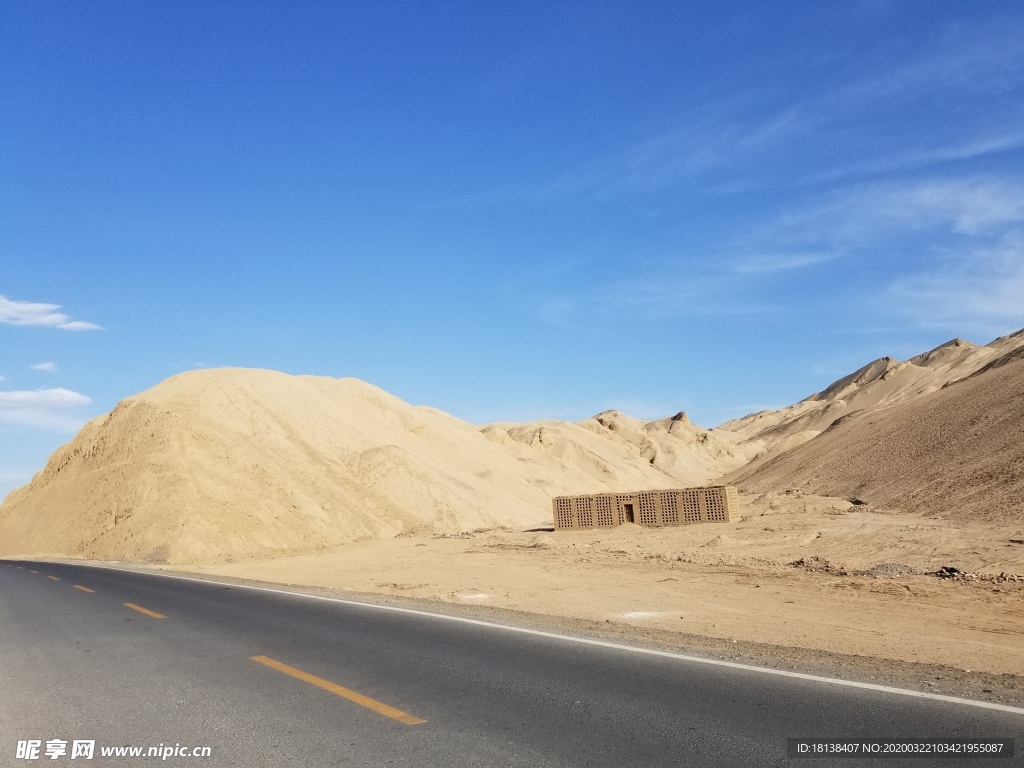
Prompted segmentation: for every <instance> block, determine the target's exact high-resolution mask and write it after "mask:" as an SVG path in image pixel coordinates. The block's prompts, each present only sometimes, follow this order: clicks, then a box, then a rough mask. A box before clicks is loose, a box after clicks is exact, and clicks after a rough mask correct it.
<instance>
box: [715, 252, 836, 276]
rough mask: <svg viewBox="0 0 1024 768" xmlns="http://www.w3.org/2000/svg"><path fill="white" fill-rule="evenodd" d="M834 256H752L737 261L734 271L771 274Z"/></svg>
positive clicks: (809, 264) (811, 254)
mask: <svg viewBox="0 0 1024 768" xmlns="http://www.w3.org/2000/svg"><path fill="white" fill-rule="evenodd" d="M832 258H833V256H832V255H830V254H826V253H804V254H799V253H792V254H776V255H772V256H751V257H748V258H745V259H741V260H739V261H736V262H734V263H733V265H732V271H733V272H738V273H740V274H769V273H772V272H788V271H790V270H793V269H802V268H803V267H812V266H814V265H815V264H821V263H822V262H825V261H829V260H830V259H832Z"/></svg>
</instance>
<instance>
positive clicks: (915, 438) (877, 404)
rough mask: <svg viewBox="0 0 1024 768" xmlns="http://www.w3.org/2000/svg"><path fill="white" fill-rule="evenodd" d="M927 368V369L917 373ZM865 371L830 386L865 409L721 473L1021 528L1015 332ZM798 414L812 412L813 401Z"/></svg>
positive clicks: (747, 482)
mask: <svg viewBox="0 0 1024 768" xmlns="http://www.w3.org/2000/svg"><path fill="white" fill-rule="evenodd" d="M982 350H984V351H983V352H982ZM929 369H930V370H932V371H934V373H933V374H931V375H930V376H929V375H927V374H922V373H921V371H922V370H929ZM866 370H867V369H862V371H866ZM880 370H881V371H882V373H881V374H880V375H879V371H880ZM964 371H967V375H966V376H958V378H957V379H956V380H954V381H952V382H951V383H949V384H946V385H945V386H943V387H942V388H939V389H935V388H934V387H935V383H936V382H939V381H942V380H943V379H948V378H950V377H951V376H953V375H957V374H958V373H963V372H964ZM857 375H861V376H863V374H861V372H860V371H859V372H858V374H857ZM857 375H855V376H857ZM872 377H873V378H872ZM864 378H865V379H867V381H865V382H861V383H858V382H857V381H855V380H851V381H849V382H846V383H844V384H843V386H841V387H840V388H839V389H838V390H836V392H837V394H839V395H841V394H843V393H848V397H849V400H848V402H854V403H858V404H859V405H861V406H863V404H864V402H865V401H867V402H872V400H873V401H874V403H873V407H860V408H858V409H854V408H847V410H848V411H849V413H847V414H846V415H845V416H841V417H840V418H838V419H837V420H836V421H834V422H833V423H832V424H831V425H830V426H828V427H827V428H826V429H825V430H824V431H823V432H822V433H821V434H819V435H817V436H816V437H814V438H813V439H811V440H809V441H807V442H804V443H803V444H801V445H799V446H798V447H795V448H792V449H791V450H788V451H786V452H784V453H780V454H778V455H777V456H775V457H773V458H769V459H767V460H766V461H764V462H763V463H760V464H753V465H749V466H748V467H744V468H743V469H741V470H739V471H737V472H735V473H734V474H733V475H732V476H731V477H730V478H729V480H730V481H731V482H735V483H737V484H738V485H740V486H741V487H744V488H747V489H750V490H762V491H765V490H778V489H782V488H790V487H800V488H803V489H804V490H806V491H809V492H811V493H816V494H822V495H827V496H848V497H857V498H859V499H862V500H864V501H866V502H869V503H872V504H876V505H879V506H883V507H890V508H895V507H898V508H900V509H902V510H904V511H908V512H921V513H925V514H927V515H929V516H933V517H947V518H951V519H955V520H956V521H957V522H985V523H990V524H995V525H1003V524H1005V525H1013V526H1019V525H1020V523H1021V521H1022V520H1024V334H1022V333H1018V334H1014V335H1013V336H1009V337H1004V338H1002V339H997V340H996V341H995V342H993V343H992V344H990V345H989V346H988V347H987V348H976V347H975V348H971V347H967V346H965V345H964V344H963V343H962V342H961V343H960V346H957V344H956V343H953V342H951V343H950V344H948V345H944V346H943V347H939V348H938V349H936V350H932V351H931V352H929V353H927V354H925V355H921V356H919V357H916V358H913V359H912V360H910V361H908V362H907V363H902V364H891V365H889V364H886V365H884V366H876V369H875V370H874V371H872V372H870V373H869V374H868V375H867V376H864ZM868 391H870V393H871V394H870V395H864V396H862V397H858V395H860V394H861V393H865V392H868ZM908 393H910V394H908ZM911 394H912V395H913V396H911ZM808 402H812V403H813V402H820V401H814V400H809V401H804V403H808ZM833 402H835V401H834V400H833ZM804 403H800V404H798V405H797V406H792V408H794V409H798V408H800V407H801V406H804ZM805 413H808V414H812V413H815V410H814V409H813V406H812V407H807V409H806V411H805ZM833 413H842V411H841V410H839V409H834V410H833ZM797 418H799V417H797ZM819 425H820V422H817V423H815V425H814V426H815V427H817V426H819ZM769 429H770V428H769Z"/></svg>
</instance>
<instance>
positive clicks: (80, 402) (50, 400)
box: [0, 387, 92, 432]
mask: <svg viewBox="0 0 1024 768" xmlns="http://www.w3.org/2000/svg"><path fill="white" fill-rule="evenodd" d="M91 402H92V400H91V399H90V398H88V397H87V396H85V395H83V394H80V393H78V392H73V391H72V390H70V389H64V388H63V387H56V388H52V389H33V390H14V391H7V392H2V391H0V424H12V425H18V426H25V427H35V428H39V429H46V430H51V431H56V432H73V431H75V430H76V429H78V428H79V427H81V426H82V424H83V423H84V422H85V419H83V418H80V417H77V416H76V415H75V414H76V412H77V411H78V410H79V409H81V408H84V407H85V406H88V405H89V404H90V403H91Z"/></svg>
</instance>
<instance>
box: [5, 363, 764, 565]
mask: <svg viewBox="0 0 1024 768" xmlns="http://www.w3.org/2000/svg"><path fill="white" fill-rule="evenodd" d="M743 462H744V459H743V456H742V453H741V452H740V451H737V450H736V449H735V448H734V447H733V445H732V443H731V442H730V441H729V440H723V439H721V438H719V437H718V436H717V435H716V434H715V433H714V432H709V431H708V430H704V429H702V428H700V427H697V426H694V425H693V424H691V423H690V422H689V421H688V419H686V417H685V415H684V414H678V415H677V416H675V417H673V418H669V419H662V420H660V421H654V422H643V421H639V420H636V419H631V418H629V417H628V416H624V415H623V414H620V413H618V412H615V411H608V412H605V413H602V414H599V415H597V416H595V417H594V418H592V419H586V420H584V421H582V422H579V423H566V422H557V421H542V422H536V423H529V424H493V425H488V426H486V427H483V428H481V427H478V426H475V425H472V424H469V423H466V422H463V421H460V420H458V419H456V418H454V417H452V416H450V415H448V414H445V413H443V412H441V411H438V410H436V409H433V408H425V407H416V406H412V405H409V404H408V403H405V402H403V401H402V400H400V399H399V398H397V397H394V396H392V395H390V394H388V393H387V392H384V391H383V390H381V389H378V388H376V387H373V386H371V385H369V384H366V383H364V382H362V381H358V380H356V379H330V378H322V377H313V376H288V375H286V374H283V373H276V372H273V371H263V370H247V369H214V370H202V371H192V372H189V373H183V374H180V375H178V376H174V377H172V378H170V379H168V380H167V381H164V382H163V383H161V384H159V385H157V386H156V387H154V388H153V389H150V390H148V391H146V392H143V393H141V394H139V395H136V396H134V397H129V398H127V399H126V400H124V401H122V402H121V403H119V404H118V406H117V407H116V408H115V409H114V410H113V411H112V412H111V413H110V414H108V415H106V416H102V417H100V418H97V419H95V420H93V421H92V422H90V423H89V424H87V425H86V426H85V427H84V428H83V429H82V430H81V432H80V433H79V434H78V435H77V436H76V437H75V438H74V440H72V441H71V443H69V444H68V445H66V446H64V447H63V448H61V449H59V450H58V451H57V452H56V453H55V454H54V455H53V456H52V457H51V459H50V461H49V462H48V464H47V466H46V468H45V469H44V470H43V471H41V472H40V473H39V474H38V475H36V477H35V478H33V480H32V482H31V483H30V484H29V485H27V486H25V487H23V488H21V489H18V490H16V491H14V492H12V493H11V494H10V495H9V496H8V497H7V498H6V499H5V500H4V504H3V506H2V507H0V554H28V553H57V554H66V555H81V556H86V557H93V558H111V559H126V560H128V559H132V560H140V559H141V560H150V561H159V562H162V561H166V562H172V563H189V562H211V561H224V560H231V559H238V558H242V557H249V556H253V557H267V556H275V555H280V554H286V553H300V552H313V551H320V550H323V549H324V548H329V547H331V546H335V545H338V544H342V543H346V542H349V541H353V540H358V539H365V538H385V537H393V536H400V535H403V534H409V533H413V532H423V533H430V532H434V533H442V534H455V533H459V532H462V531H468V530H473V529H477V528H485V527H498V526H508V525H515V526H526V525H531V524H542V523H545V522H547V521H548V519H549V514H550V513H549V510H550V500H551V497H552V496H554V495H558V494H562V493H580V492H590V491H602V490H617V489H622V488H644V487H654V488H657V487H662V488H664V487H678V486H685V485H693V484H700V483H705V482H707V481H709V480H711V479H712V478H714V477H717V476H719V475H721V474H722V473H723V472H725V471H728V470H730V469H734V468H736V467H738V466H740V465H741V464H743Z"/></svg>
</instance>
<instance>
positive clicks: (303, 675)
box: [249, 656, 427, 725]
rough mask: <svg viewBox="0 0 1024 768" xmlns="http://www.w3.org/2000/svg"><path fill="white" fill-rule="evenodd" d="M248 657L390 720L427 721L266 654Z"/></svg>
mask: <svg viewBox="0 0 1024 768" xmlns="http://www.w3.org/2000/svg"><path fill="white" fill-rule="evenodd" d="M249 658H251V659H252V660H253V661H255V662H258V663H260V664H264V665H266V666H268V667H270V668H271V669H276V670H277V671H278V672H284V673H285V674H286V675H291V676H292V677H294V678H296V679H298V680H302V681H303V682H306V683H309V684H310V685H315V686H316V687H317V688H323V689H324V690H325V691H330V692H331V693H333V694H335V695H336V696H341V698H343V699H348V700H349V701H351V702H354V703H356V704H359V705H360V706H362V707H366V708H367V709H372V710H373V711H374V712H377V713H378V714H381V715H384V716H385V717H390V718H391V719H392V720H397V721H398V722H400V723H405V724H406V725H419V724H420V723H425V722H427V721H426V720H424V719H423V718H422V717H416V716H415V715H410V714H409V713H408V712H403V711H402V710H400V709H395V708H394V707H389V706H388V705H387V704H384V703H382V702H379V701H377V700H376V699H371V698H370V697H369V696H363V694H361V693H356V692H355V691H352V690H349V689H348V688H345V687H343V686H340V685H338V684H337V683H332V682H331V681H330V680H324V679H323V678H322V677H317V676H316V675H311V674H309V673H308V672H303V671H302V670H301V669H296V668H295V667H289V666H288V665H287V664H282V663H281V662H280V661H276V660H274V659H271V658H270V657H268V656H250V657H249Z"/></svg>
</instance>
